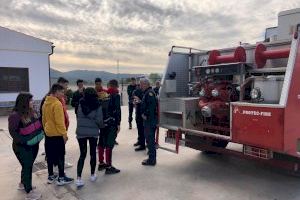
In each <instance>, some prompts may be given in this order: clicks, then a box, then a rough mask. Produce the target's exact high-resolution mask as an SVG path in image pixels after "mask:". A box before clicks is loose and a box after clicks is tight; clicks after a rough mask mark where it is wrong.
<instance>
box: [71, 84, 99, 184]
mask: <svg viewBox="0 0 300 200" xmlns="http://www.w3.org/2000/svg"><path fill="white" fill-rule="evenodd" d="M103 127H104V124H103V116H102V108H101V106H100V102H99V100H98V95H97V92H96V90H95V89H94V88H91V87H90V88H86V89H85V90H84V97H83V98H82V99H81V100H80V102H79V107H78V112H77V128H76V137H77V140H78V144H79V149H80V157H79V160H78V163H77V180H76V186H77V187H81V186H83V185H84V181H83V180H82V179H81V175H82V170H83V166H84V161H85V158H86V154H87V143H88V142H89V146H90V159H91V160H90V165H91V177H90V180H91V181H92V182H94V181H96V179H97V175H96V174H95V168H96V163H97V160H96V148H97V142H98V137H99V131H100V128H103Z"/></svg>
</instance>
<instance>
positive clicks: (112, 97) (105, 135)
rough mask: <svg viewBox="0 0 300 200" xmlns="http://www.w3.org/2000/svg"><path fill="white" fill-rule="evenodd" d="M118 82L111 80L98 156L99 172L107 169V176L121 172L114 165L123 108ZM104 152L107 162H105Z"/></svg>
mask: <svg viewBox="0 0 300 200" xmlns="http://www.w3.org/2000/svg"><path fill="white" fill-rule="evenodd" d="M118 87H119V85H118V81H117V80H110V81H109V83H108V89H107V93H108V94H109V104H108V107H107V109H105V106H104V110H103V115H104V125H105V128H104V129H103V130H101V134H100V139H99V145H98V155H99V166H98V170H99V171H101V170H103V169H105V174H116V173H119V172H120V170H119V169H117V168H115V167H114V166H113V165H112V150H113V148H114V145H115V141H116V138H117V135H118V133H119V132H120V122H121V106H120V99H121V97H120V94H119V90H118ZM104 152H105V161H106V163H105V162H104Z"/></svg>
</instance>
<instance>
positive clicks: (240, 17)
mask: <svg viewBox="0 0 300 200" xmlns="http://www.w3.org/2000/svg"><path fill="white" fill-rule="evenodd" d="M0 3H1V6H0V26H4V27H7V28H10V29H13V30H17V31H20V32H23V33H26V34H29V35H33V36H35V37H38V38H42V39H45V40H48V41H51V42H53V43H54V45H55V53H54V55H52V57H51V65H52V67H53V68H55V69H58V70H61V71H70V70H74V69H89V70H105V71H110V72H116V63H117V60H119V61H120V72H126V73H149V72H162V71H163V68H164V67H165V65H166V62H167V54H168V51H169V50H170V48H171V46H172V45H180V46H191V47H194V48H199V49H213V48H222V47H230V46H236V45H238V44H239V42H240V41H242V42H250V43H251V42H255V41H257V40H262V39H263V35H264V30H265V28H267V27H270V26H277V14H278V12H280V11H282V10H286V9H291V8H297V7H298V8H299V7H300V1H299V0H227V1H224V0H73V1H72V0H0Z"/></svg>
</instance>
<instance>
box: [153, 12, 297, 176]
mask: <svg viewBox="0 0 300 200" xmlns="http://www.w3.org/2000/svg"><path fill="white" fill-rule="evenodd" d="M299 24H300V9H293V10H288V11H283V12H280V13H279V15H278V26H277V27H272V28H268V29H266V34H265V39H264V41H261V42H257V43H256V44H248V43H246V44H239V45H238V46H237V47H233V48H224V49H214V50H199V49H194V48H189V47H178V46H173V47H172V49H171V51H170V53H169V59H168V64H167V66H166V69H165V73H164V76H163V80H162V87H161V89H160V96H159V105H160V106H159V126H160V127H161V128H164V129H166V130H167V131H166V136H165V141H166V142H168V143H173V144H175V145H176V152H177V153H178V151H179V146H180V145H184V146H186V147H190V148H193V149H197V150H201V151H204V152H219V153H223V154H226V153H227V154H232V155H236V156H239V157H243V158H248V159H252V160H257V161H261V162H264V163H270V164H274V165H277V166H280V167H283V168H286V169H291V170H294V171H298V168H299V164H300V159H299V158H300V43H299V39H300V35H299V34H300V25H299ZM157 138H158V137H157ZM157 142H158V141H157ZM228 144H239V146H241V150H240V151H237V150H233V149H231V148H229V147H230V145H228Z"/></svg>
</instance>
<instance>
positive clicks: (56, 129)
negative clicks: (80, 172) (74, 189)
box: [42, 84, 73, 186]
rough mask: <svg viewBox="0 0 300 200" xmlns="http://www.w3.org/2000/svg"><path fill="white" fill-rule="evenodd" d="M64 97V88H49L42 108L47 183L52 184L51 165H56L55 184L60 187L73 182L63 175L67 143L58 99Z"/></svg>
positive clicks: (56, 86)
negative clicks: (57, 173)
mask: <svg viewBox="0 0 300 200" xmlns="http://www.w3.org/2000/svg"><path fill="white" fill-rule="evenodd" d="M63 96H64V88H63V87H62V86H61V85H59V84H54V85H52V87H51V90H50V94H49V95H48V96H47V97H46V99H45V103H44V105H43V107H42V111H43V112H42V113H43V117H42V122H43V128H44V131H45V134H46V137H45V151H46V156H47V165H48V183H49V184H51V183H53V182H54V181H55V180H56V178H57V177H55V176H54V173H53V165H56V164H57V165H58V171H59V177H58V179H57V181H56V184H57V185H59V186H61V185H65V184H68V183H71V182H72V181H73V179H72V178H69V177H67V176H66V175H65V172H64V164H65V143H66V142H67V141H68V136H67V128H66V123H65V115H64V109H63V105H62V103H61V102H60V99H61V98H63Z"/></svg>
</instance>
